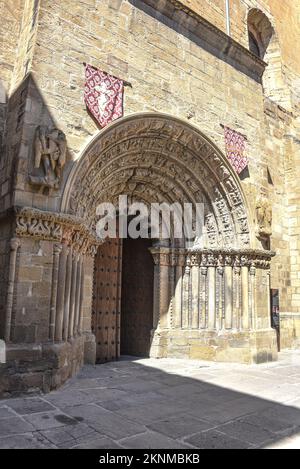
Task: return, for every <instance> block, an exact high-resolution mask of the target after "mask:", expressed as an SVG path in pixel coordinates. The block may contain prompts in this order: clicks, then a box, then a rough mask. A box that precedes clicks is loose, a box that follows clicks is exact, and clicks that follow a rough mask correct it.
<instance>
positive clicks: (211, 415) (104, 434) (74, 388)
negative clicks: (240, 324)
mask: <svg viewBox="0 0 300 469" xmlns="http://www.w3.org/2000/svg"><path fill="white" fill-rule="evenodd" d="M137 360H138V359H137ZM148 363H149V365H148V364H147V362H146V364H144V363H143V362H141V361H135V359H134V358H131V357H122V359H121V360H120V361H119V362H111V363H107V364H105V365H97V366H86V367H84V368H83V369H82V370H81V372H80V373H79V375H78V376H77V378H75V379H72V380H70V381H69V382H68V383H67V384H66V385H65V386H64V387H63V388H62V389H61V390H59V391H55V392H52V393H50V394H46V395H43V397H42V398H39V397H36V398H28V399H27V400H26V401H25V400H20V399H17V400H16V399H10V400H6V401H5V407H6V408H8V410H9V411H10V410H12V411H13V412H12V417H11V418H14V419H15V413H17V414H18V415H19V416H21V415H22V419H23V420H24V421H26V422H28V423H30V425H32V426H33V427H32V428H31V430H30V431H31V432H33V438H34V437H35V435H38V436H39V438H40V437H41V436H42V437H44V438H45V441H44V443H46V444H48V445H49V446H50V443H49V442H51V443H52V444H54V445H56V446H57V447H75V446H76V447H77V448H78V447H81V448H85V449H87V448H97V449H100V448H105V449H108V448H118V447H120V448H121V447H122V448H153V449H159V448H173V449H175V448H191V447H194V448H218V449H219V448H220V449H221V448H233V449H240V448H241V449H246V448H265V447H267V446H269V445H274V444H279V443H280V442H282V440H283V439H284V438H286V437H287V436H295V435H297V434H299V433H300V409H299V408H296V407H293V406H292V405H286V404H285V405H283V404H281V403H278V402H274V400H275V401H276V399H277V400H278V399H279V398H280V397H281V398H282V396H285V399H286V401H288V400H292V399H294V400H295V399H298V405H299V397H297V387H296V384H297V383H299V378H300V367H299V364H297V365H293V364H292V363H287V362H286V363H285V364H284V365H283V364H280V365H278V364H277V365H261V366H259V367H258V366H255V367H247V366H244V367H243V366H235V365H232V366H231V365H228V364H227V365H225V364H209V363H207V362H196V361H193V362H188V363H187V362H186V361H182V360H161V361H157V362H154V363H158V365H157V367H156V365H154V366H150V364H151V362H150V361H149V362H148ZM152 363H153V362H152ZM158 367H159V368H158ZM179 369H180V370H181V374H179V371H178V370H179ZM183 375H186V376H183ZM251 393H253V394H254V393H255V394H258V396H259V397H258V396H255V395H251ZM272 399H274V400H273V401H272ZM281 400H282V402H283V400H284V399H281ZM49 404H51V406H55V407H56V409H55V410H56V412H55V415H54V417H53V410H54V408H52V407H50V408H49ZM0 406H1V401H0ZM35 412H44V413H43V414H42V417H41V416H40V417H39V415H38V414H35ZM50 414H51V415H50ZM60 414H64V421H65V425H66V426H65V427H62V426H61V419H62V417H63V416H62V415H60ZM47 415H49V417H47ZM67 416H68V417H69V418H68V417H67ZM11 418H6V419H2V420H0V436H1V435H3V436H2V438H0V447H1V448H3V447H9V445H11V444H12V443H11V441H12V439H11V437H10V438H7V437H5V435H6V434H7V428H8V427H9V428H10V430H11V429H12V426H10V419H11ZM20 418H21V417H20ZM47 418H52V419H53V418H54V419H57V426H59V427H60V428H57V429H55V420H54V421H53V425H52V424H51V426H52V428H51V429H49V426H47V425H48V424H47V420H45V419H47ZM42 419H44V420H42ZM43 422H46V423H45V424H44V426H43V425H42V423H43ZM67 424H68V425H67ZM82 425H83V427H84V431H85V434H84V435H81V433H80V428H81V427H82ZM86 426H87V427H86ZM72 427H73V428H74V430H72ZM86 428H87V429H89V431H88V432H87V431H86ZM38 429H39V433H35V432H37V430H38ZM63 430H65V432H63ZM16 432H17V430H16ZM64 434H65V435H67V438H66V439H65V441H64V439H63V438H62V436H63V435H64ZM72 434H73V435H76V436H73V439H72V438H71V436H70V435H72ZM40 441H41V440H40ZM13 442H14V445H15V446H14V447H19V446H21V445H22V435H19V436H16V437H14V438H13ZM31 444H32V445H33V447H34V441H33V442H32V443H31ZM101 444H102V446H101Z"/></svg>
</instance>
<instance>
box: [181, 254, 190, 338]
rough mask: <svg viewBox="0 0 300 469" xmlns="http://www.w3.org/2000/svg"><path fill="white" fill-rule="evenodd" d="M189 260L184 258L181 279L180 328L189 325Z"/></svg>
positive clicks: (185, 327) (186, 327)
mask: <svg viewBox="0 0 300 469" xmlns="http://www.w3.org/2000/svg"><path fill="white" fill-rule="evenodd" d="M190 276H191V262H190V259H189V257H188V258H187V259H186V262H185V268H184V274H183V281H182V309H181V328H182V329H188V327H189V325H190V317H189V316H190V306H191V305H190V294H191V289H190V287H191V285H190Z"/></svg>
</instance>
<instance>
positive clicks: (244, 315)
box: [241, 265, 250, 330]
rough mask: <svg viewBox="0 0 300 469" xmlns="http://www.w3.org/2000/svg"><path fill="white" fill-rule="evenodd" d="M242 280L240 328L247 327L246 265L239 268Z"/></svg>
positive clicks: (247, 279) (247, 283) (247, 275)
mask: <svg viewBox="0 0 300 469" xmlns="http://www.w3.org/2000/svg"><path fill="white" fill-rule="evenodd" d="M241 280H242V328H243V330H248V329H249V326H250V324H249V270H248V266H247V265H243V266H242V268H241Z"/></svg>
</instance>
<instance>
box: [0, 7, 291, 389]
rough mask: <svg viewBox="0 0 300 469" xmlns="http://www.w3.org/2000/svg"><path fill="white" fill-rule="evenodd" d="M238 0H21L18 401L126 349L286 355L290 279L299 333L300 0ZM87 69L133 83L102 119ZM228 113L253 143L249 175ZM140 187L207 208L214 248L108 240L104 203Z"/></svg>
mask: <svg viewBox="0 0 300 469" xmlns="http://www.w3.org/2000/svg"><path fill="white" fill-rule="evenodd" d="M226 3H227V2H226V1H223V0H215V1H212V0H202V1H201V2H200V1H197V0H185V1H177V0H159V1H154V0H141V1H137V0H102V1H100V0H83V1H72V2H69V1H67V0H66V1H63V2H59V1H56V0H51V1H49V0H15V1H14V2H12V1H9V0H7V1H1V3H0V5H1V16H2V18H5V21H2V22H1V26H0V36H1V43H0V52H1V59H2V60H1V74H0V79H1V82H0V86H1V88H0V106H1V107H0V129H1V133H0V135H1V140H0V148H1V158H0V188H1V190H0V265H1V272H0V339H2V341H4V343H5V349H6V363H5V364H2V365H0V394H1V395H2V396H5V395H8V394H9V393H13V392H22V391H26V390H31V391H32V390H36V389H41V390H44V391H48V390H50V389H54V388H56V387H58V386H60V385H61V384H62V383H63V382H64V381H66V380H67V379H68V378H69V377H71V376H72V375H74V374H75V373H76V372H77V371H78V370H79V369H80V367H81V366H82V365H83V364H84V363H90V364H91V363H92V364H93V363H95V361H97V362H105V361H108V360H115V359H117V358H118V357H119V356H120V354H123V353H125V354H132V355H150V356H153V357H157V358H160V357H180V358H193V359H205V360H216V361H226V362H243V363H261V362H264V361H270V360H276V359H277V355H278V345H279V343H278V337H277V336H276V331H275V330H274V329H273V328H272V327H271V301H270V296H271V293H270V292H271V291H276V292H277V293H278V294H279V308H280V347H281V348H282V349H283V348H291V347H298V346H299V344H300V274H299V266H300V253H299V250H300V240H299V239H298V233H299V224H300V208H299V200H300V199H299V195H300V194H299V184H298V177H299V174H298V173H299V171H300V170H299V167H300V166H299V164H298V163H299V160H300V120H299V116H300V114H299V111H300V64H299V60H298V57H299V52H300V51H299V47H300V46H299V44H300V41H299V40H300V5H299V6H298V5H297V2H294V1H293V0H286V1H285V2H281V1H279V0H261V1H255V0H231V1H230V2H229V7H230V9H229V12H228V11H227V22H226ZM226 25H227V29H226ZM229 28H230V29H229ZM84 63H90V64H92V65H94V66H96V67H98V68H99V69H101V70H104V71H106V72H108V73H110V74H112V75H114V76H118V77H120V78H122V79H123V80H125V81H126V82H127V83H128V84H130V85H131V86H126V88H125V95H124V117H122V118H120V119H118V120H115V121H114V122H112V123H111V124H109V125H108V126H107V127H105V128H104V129H102V130H100V129H99V127H98V126H97V125H96V123H95V121H94V120H93V119H92V118H91V115H90V114H89V113H88V112H87V109H86V106H85V103H84V101H83V90H84V67H83V64H84ZM224 125H225V126H229V127H231V128H233V129H235V130H237V131H238V132H240V133H242V134H243V135H245V136H246V139H247V155H248V158H249V165H248V169H247V171H246V172H243V174H242V175H240V176H238V175H237V174H236V173H235V171H234V169H233V168H232V166H231V165H230V163H229V161H228V159H227V158H226V156H225V144H224V129H223V126H224ZM44 142H47V151H48V153H47V154H48V155H49V159H48V160H47V158H46V159H45V158H43V151H44V148H45V143H44ZM45 161H46V162H47V161H48V163H45ZM47 164H48V166H49V164H51V165H52V166H51V168H50V167H48V166H47ZM50 170H51V174H52V176H53V177H52V179H51V178H50V179H49V177H48V175H49V171H50ZM121 194H126V195H128V197H129V198H130V200H132V201H135V200H140V201H143V202H145V203H146V204H150V203H152V202H158V203H162V202H168V203H173V202H178V201H179V202H181V203H183V202H191V203H195V202H199V203H202V204H204V208H205V236H204V239H205V241H204V245H203V246H201V248H199V247H197V246H195V245H194V246H193V245H190V244H188V243H187V242H184V241H183V242H182V243H181V244H180V243H179V244H178V242H176V240H175V239H170V240H168V241H167V242H166V240H155V241H154V240H147V243H143V242H141V241H138V240H126V241H125V240H123V241H122V240H121V239H119V238H116V239H114V240H110V241H109V242H108V241H106V242H105V243H101V242H100V240H99V239H98V238H97V235H96V231H95V223H96V222H95V216H96V208H97V206H98V205H99V203H101V202H113V203H115V202H116V200H117V199H118V196H119V195H121Z"/></svg>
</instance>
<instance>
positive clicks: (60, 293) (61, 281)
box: [55, 244, 69, 342]
mask: <svg viewBox="0 0 300 469" xmlns="http://www.w3.org/2000/svg"><path fill="white" fill-rule="evenodd" d="M68 253H69V248H68V246H67V245H66V244H64V245H63V247H62V251H61V254H60V260H59V271H58V289H57V301H56V305H57V306H56V307H57V311H56V323H55V340H56V341H58V342H60V341H62V335H63V319H64V302H65V283H66V266H67V258H68Z"/></svg>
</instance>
